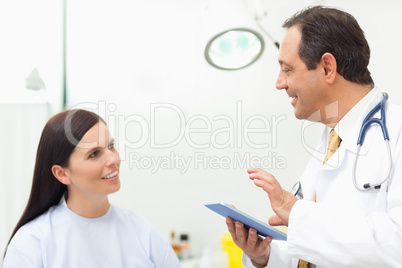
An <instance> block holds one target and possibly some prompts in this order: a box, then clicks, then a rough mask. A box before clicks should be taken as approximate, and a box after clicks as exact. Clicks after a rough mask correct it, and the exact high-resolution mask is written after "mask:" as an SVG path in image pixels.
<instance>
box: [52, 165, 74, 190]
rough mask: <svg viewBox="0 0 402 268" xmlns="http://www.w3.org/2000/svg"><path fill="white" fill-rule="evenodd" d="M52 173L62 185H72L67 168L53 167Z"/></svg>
mask: <svg viewBox="0 0 402 268" xmlns="http://www.w3.org/2000/svg"><path fill="white" fill-rule="evenodd" d="M52 173H53V175H54V176H55V177H56V179H58V180H59V181H60V182H61V183H63V184H65V185H69V184H70V183H71V180H70V176H68V171H67V170H66V169H65V168H63V167H61V166H59V165H53V166H52Z"/></svg>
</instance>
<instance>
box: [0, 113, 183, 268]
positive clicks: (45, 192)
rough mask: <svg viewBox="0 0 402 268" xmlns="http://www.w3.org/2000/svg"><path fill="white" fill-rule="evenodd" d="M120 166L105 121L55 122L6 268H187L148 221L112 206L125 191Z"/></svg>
mask: <svg viewBox="0 0 402 268" xmlns="http://www.w3.org/2000/svg"><path fill="white" fill-rule="evenodd" d="M119 166H120V157H119V153H118V152H117V150H116V149H115V147H114V140H113V138H112V137H111V135H110V133H109V131H108V128H107V126H106V124H105V122H104V121H103V120H102V119H101V118H100V117H99V116H98V115H96V114H95V113H92V112H89V111H86V110H70V111H65V112H61V113H59V114H57V115H55V116H53V117H52V118H51V119H50V120H49V121H48V123H47V124H46V126H45V128H44V129H43V132H42V136H41V139H40V141H39V146H38V151H37V156H36V163H35V170H34V175H33V182H32V189H31V195H30V197H29V200H28V204H27V206H26V208H25V211H24V213H23V215H22V217H21V219H20V221H19V222H18V224H17V226H16V227H15V229H14V232H13V234H12V236H11V239H10V242H9V244H8V247H7V251H6V254H5V259H4V263H3V267H4V268H9V267H12V268H15V267H24V268H26V267H30V268H31V267H50V268H53V267H74V268H76V267H141V268H143V267H144V268H145V267H180V263H179V261H178V259H177V257H176V255H175V253H174V251H173V250H172V247H171V246H170V244H169V243H168V241H167V239H166V238H165V237H164V236H162V235H161V234H160V233H159V232H158V231H157V230H156V228H155V227H154V226H153V225H152V224H151V223H150V222H149V221H148V220H147V219H146V218H144V217H142V216H140V215H137V214H135V213H133V212H131V211H129V210H125V209H122V208H119V207H116V206H114V205H111V204H110V203H109V200H108V195H109V194H111V193H114V192H116V191H118V190H119V189H120V180H119Z"/></svg>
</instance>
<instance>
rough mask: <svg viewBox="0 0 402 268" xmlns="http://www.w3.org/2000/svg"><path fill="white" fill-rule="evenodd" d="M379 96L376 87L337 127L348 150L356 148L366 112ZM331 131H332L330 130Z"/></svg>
mask: <svg viewBox="0 0 402 268" xmlns="http://www.w3.org/2000/svg"><path fill="white" fill-rule="evenodd" d="M378 94H379V90H378V88H377V87H374V88H373V89H372V90H370V91H369V93H367V94H366V96H364V97H363V98H362V99H361V100H360V101H359V102H358V103H357V104H356V105H355V106H354V107H353V108H352V109H351V110H350V111H349V112H348V113H347V114H346V115H345V116H344V117H343V118H342V119H341V120H340V121H339V122H338V124H337V125H336V126H335V131H336V133H338V135H339V137H341V139H342V143H343V145H344V146H346V147H347V148H352V146H353V148H354V147H355V146H356V143H357V136H358V133H359V130H360V127H361V122H362V121H363V116H365V115H366V114H367V112H365V111H366V110H367V109H368V108H369V106H371V105H370V104H371V103H373V102H374V101H375V99H376V98H377V96H378ZM329 131H330V129H329V128H328V132H329Z"/></svg>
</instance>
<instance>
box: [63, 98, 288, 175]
mask: <svg viewBox="0 0 402 268" xmlns="http://www.w3.org/2000/svg"><path fill="white" fill-rule="evenodd" d="M73 109H86V110H89V111H92V112H95V113H97V114H98V115H99V116H100V117H102V118H103V119H104V120H105V121H106V123H107V125H108V128H109V131H110V132H111V135H112V136H113V137H115V141H116V144H115V146H116V149H117V150H118V151H119V153H120V157H121V160H122V161H128V165H129V168H130V169H138V170H149V171H150V172H151V173H156V172H158V171H160V170H177V171H179V172H180V173H182V174H183V173H185V172H187V171H188V170H189V169H195V170H197V169H214V170H216V169H238V168H239V169H245V168H248V167H251V166H254V167H261V168H264V169H286V167H287V164H286V159H285V157H283V156H280V155H278V154H277V153H275V152H273V151H269V149H270V148H276V146H277V142H278V136H277V135H278V128H279V127H280V124H281V122H283V121H284V120H286V115H279V116H277V115H272V116H271V117H269V118H267V117H266V116H263V115H260V114H254V115H250V116H245V115H244V111H243V106H242V102H241V101H238V102H237V103H236V106H235V111H232V113H231V114H230V113H227V114H218V115H214V116H209V117H208V116H206V115H202V114H195V115H192V116H186V114H185V112H183V110H182V109H180V107H178V106H176V105H174V104H171V103H151V104H150V105H149V110H148V111H147V112H146V114H136V113H133V114H129V115H126V114H119V111H118V109H117V106H116V105H115V104H113V103H109V104H108V103H106V102H105V101H100V102H98V103H80V104H77V105H75V106H73V107H71V110H73ZM65 129H66V133H67V130H68V129H69V128H68V126H67V127H66V128H65ZM67 134H68V133H67ZM82 146H89V145H85V144H84V145H82ZM183 148H184V149H185V150H184V152H183ZM255 149H258V151H259V152H263V154H262V155H260V154H259V155H255V154H252V153H250V152H249V151H248V150H255ZM259 149H262V150H259ZM223 150H224V152H226V153H225V154H223V155H222V153H221V151H223ZM144 151H145V153H144ZM211 151H213V153H211ZM151 152H152V153H151ZM217 152H218V153H217ZM227 152H229V153H227ZM161 153H162V154H161Z"/></svg>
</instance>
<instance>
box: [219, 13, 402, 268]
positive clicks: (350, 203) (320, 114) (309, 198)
mask: <svg viewBox="0 0 402 268" xmlns="http://www.w3.org/2000/svg"><path fill="white" fill-rule="evenodd" d="M284 27H285V28H286V29H287V31H286V34H285V37H284V39H283V42H282V44H281V48H280V52H279V64H280V68H281V69H280V73H279V77H278V80H277V82H276V87H277V88H278V89H284V90H285V91H286V93H287V94H288V95H289V97H290V98H292V100H291V104H292V106H293V107H294V113H295V116H296V117H297V118H298V119H307V120H310V121H315V122H321V123H323V124H325V125H326V129H325V131H324V133H323V135H322V138H321V141H320V144H319V146H318V148H317V150H316V153H315V154H314V155H313V157H312V158H311V160H310V162H309V164H308V165H307V167H306V169H305V171H304V173H303V174H302V176H301V179H300V182H301V185H302V187H303V194H304V199H303V200H298V199H297V198H296V197H295V196H293V195H292V194H291V193H289V192H287V191H284V190H283V189H282V188H281V186H280V184H279V183H278V181H277V180H276V178H275V177H274V176H273V175H272V174H270V173H268V172H266V171H264V170H261V169H258V168H251V169H249V170H248V173H249V177H250V179H252V180H253V181H254V184H255V185H256V186H258V187H261V188H262V189H263V190H264V191H265V192H267V194H268V197H269V200H270V204H271V206H272V209H273V211H274V212H275V214H276V215H274V216H272V217H271V218H270V219H269V223H270V224H271V225H286V226H288V237H287V241H272V238H270V237H267V238H265V239H263V238H261V237H260V236H258V235H257V234H256V230H254V229H252V228H251V229H250V230H249V231H247V230H246V229H245V228H243V224H242V223H240V222H236V223H234V221H233V220H232V219H231V218H227V219H226V223H227V226H228V229H229V231H230V233H231V235H232V237H233V240H234V242H235V243H236V244H237V245H238V246H239V247H240V248H241V249H242V250H243V252H244V254H245V255H243V263H244V265H245V266H246V267H275V268H283V267H292V268H293V267H310V268H311V267H353V268H358V267H381V268H383V267H402V108H401V107H399V106H395V105H392V104H387V105H386V120H387V121H386V126H387V128H388V132H389V137H390V140H389V141H390V148H391V157H392V168H391V172H390V176H389V178H388V180H387V181H386V182H384V183H382V185H381V187H380V188H379V187H376V188H371V189H367V190H359V189H357V188H356V187H355V185H354V183H353V178H352V173H353V166H354V158H355V156H356V143H357V138H358V135H359V131H360V128H361V126H362V122H363V120H364V118H365V117H366V115H367V114H368V113H369V112H370V111H371V110H372V109H373V108H374V107H375V106H376V105H377V104H378V103H379V102H381V100H382V98H383V95H382V93H381V92H380V91H379V90H377V88H376V87H374V82H373V80H372V78H371V76H370V72H369V70H368V69H367V65H368V63H369V58H370V49H369V46H368V44H367V41H366V39H365V37H364V33H363V31H362V30H361V28H360V26H359V25H358V23H357V22H356V20H355V19H354V18H353V17H352V16H351V15H350V14H348V13H346V12H343V11H340V10H337V9H332V8H326V7H321V6H317V7H311V8H308V9H305V10H303V11H301V12H299V13H298V14H296V15H295V16H293V17H292V18H290V19H288V20H287V21H286V22H285V23H284ZM385 68H386V66H385ZM375 117H377V118H378V117H380V113H379V112H378V113H376V114H375ZM334 136H335V138H336V139H335V140H336V141H337V144H336V148H335V149H334V148H332V147H330V146H329V145H328V143H329V142H330V141H331V142H332V143H334V140H333V139H332V137H334ZM327 148H331V149H328V150H327ZM327 153H328V154H329V156H328V154H327ZM331 154H332V156H331ZM388 161H389V160H388V157H387V151H386V146H385V143H384V138H383V135H382V130H381V128H380V127H379V125H378V124H373V125H371V127H369V128H368V130H367V134H366V138H365V140H364V143H363V146H362V149H361V150H360V152H359V160H358V163H357V170H356V183H357V185H358V186H360V187H362V186H363V184H365V183H367V182H370V183H380V182H381V181H382V180H383V179H384V178H386V176H387V173H388V172H387V171H388V170H387V167H388V164H389V163H388ZM323 162H324V163H323Z"/></svg>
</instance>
